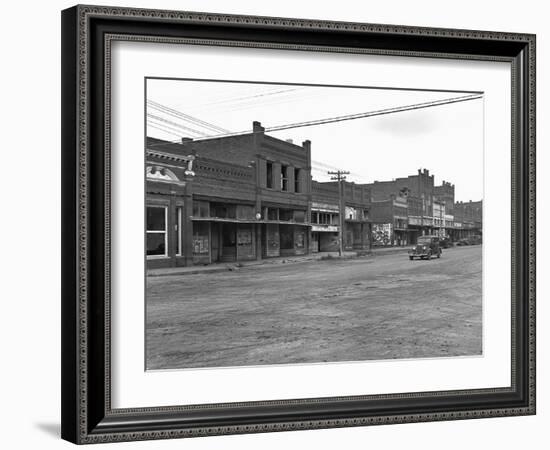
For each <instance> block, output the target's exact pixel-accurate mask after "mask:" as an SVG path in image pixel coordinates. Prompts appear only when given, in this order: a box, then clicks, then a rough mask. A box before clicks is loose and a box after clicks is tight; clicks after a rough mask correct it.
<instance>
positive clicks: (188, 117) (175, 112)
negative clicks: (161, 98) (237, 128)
mask: <svg viewBox="0 0 550 450" xmlns="http://www.w3.org/2000/svg"><path fill="white" fill-rule="evenodd" d="M147 104H148V105H149V106H151V107H152V108H154V109H156V110H158V111H161V112H164V113H166V114H169V115H171V116H173V117H174V116H175V117H177V118H179V119H181V120H184V121H187V122H191V123H192V124H194V125H199V126H202V127H203V128H207V129H209V130H210V131H214V132H217V133H220V132H221V133H230V131H229V130H227V129H225V128H222V127H219V126H217V125H214V124H212V123H210V122H206V121H205V120H202V119H199V118H198V117H194V116H191V115H189V114H185V113H182V112H181V111H178V110H175V109H173V108H170V107H168V106H166V105H162V104H160V103H157V102H155V101H153V100H147Z"/></svg>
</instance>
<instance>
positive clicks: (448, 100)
mask: <svg viewBox="0 0 550 450" xmlns="http://www.w3.org/2000/svg"><path fill="white" fill-rule="evenodd" d="M480 98H482V95H481V94H472V95H466V96H461V97H451V98H446V99H442V100H432V101H429V102H424V103H415V104H412V105H405V106H397V107H393V108H384V109H378V110H374V111H367V112H363V113H358V114H348V115H344V116H335V117H329V118H325V119H317V120H310V121H306V122H294V123H290V124H285V125H277V126H273V127H267V128H265V129H264V131H265V132H274V131H283V130H289V129H292V128H302V127H311V126H315V125H324V124H329V123H336V122H343V121H347V120H356V119H364V118H366V117H374V116H381V115H385V114H393V113H398V112H404V111H413V110H417V109H425V108H431V107H435V106H442V105H448V104H451V103H460V102H466V101H471V100H477V99H480ZM251 133H260V132H259V131H256V132H255V131H250V130H245V131H239V132H235V133H227V134H219V135H212V136H208V137H205V138H198V139H197V140H203V139H218V138H223V137H233V136H241V135H243V134H251Z"/></svg>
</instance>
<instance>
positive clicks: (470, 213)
mask: <svg viewBox="0 0 550 450" xmlns="http://www.w3.org/2000/svg"><path fill="white" fill-rule="evenodd" d="M454 234H455V239H456V240H460V239H467V238H471V237H473V236H482V235H483V201H482V200H479V201H477V202H473V201H471V200H470V201H468V202H456V203H455V204H454Z"/></svg>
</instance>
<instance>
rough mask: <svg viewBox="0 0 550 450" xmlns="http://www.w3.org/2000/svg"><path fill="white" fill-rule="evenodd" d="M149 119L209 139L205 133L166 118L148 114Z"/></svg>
mask: <svg viewBox="0 0 550 450" xmlns="http://www.w3.org/2000/svg"><path fill="white" fill-rule="evenodd" d="M147 117H149V118H151V119H155V120H157V121H160V122H165V123H167V124H169V125H170V126H173V127H175V128H181V129H182V130H185V131H188V132H191V133H195V134H198V135H200V136H203V137H208V134H206V133H203V132H202V131H198V130H195V129H194V128H189V127H186V126H185V125H181V124H179V123H177V122H172V121H171V120H168V119H165V118H164V117H160V116H157V115H155V114H151V113H147Z"/></svg>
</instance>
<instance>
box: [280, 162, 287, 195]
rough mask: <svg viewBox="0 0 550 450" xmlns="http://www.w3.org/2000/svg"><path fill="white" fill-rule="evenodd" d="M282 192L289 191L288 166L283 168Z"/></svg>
mask: <svg viewBox="0 0 550 450" xmlns="http://www.w3.org/2000/svg"><path fill="white" fill-rule="evenodd" d="M281 191H288V166H281Z"/></svg>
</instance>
